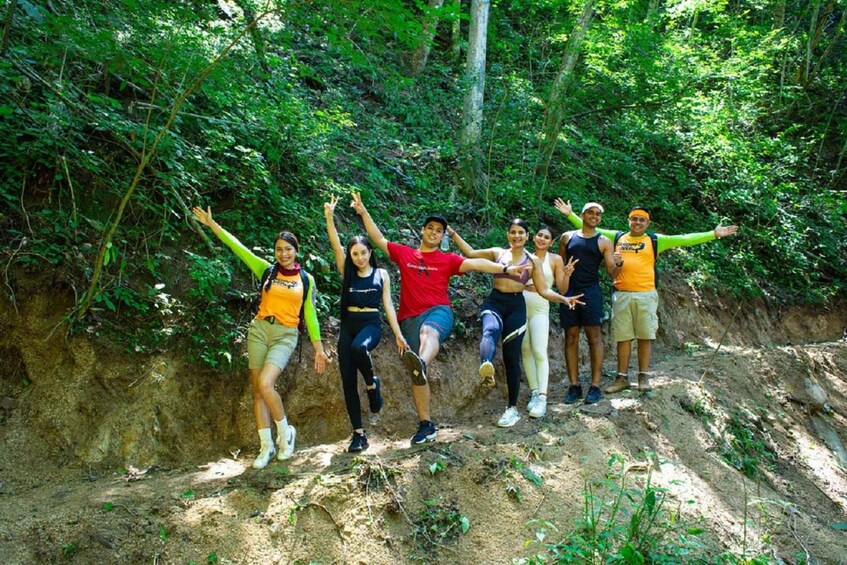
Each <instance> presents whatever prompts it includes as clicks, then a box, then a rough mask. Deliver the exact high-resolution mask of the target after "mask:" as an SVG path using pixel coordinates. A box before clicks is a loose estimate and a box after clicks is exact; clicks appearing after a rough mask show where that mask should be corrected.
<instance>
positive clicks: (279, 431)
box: [275, 416, 288, 444]
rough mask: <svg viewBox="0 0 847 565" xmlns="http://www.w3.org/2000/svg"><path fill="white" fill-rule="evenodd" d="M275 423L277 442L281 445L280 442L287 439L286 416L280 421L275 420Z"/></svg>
mask: <svg viewBox="0 0 847 565" xmlns="http://www.w3.org/2000/svg"><path fill="white" fill-rule="evenodd" d="M275 422H276V437H277V441H278V442H279V443H280V444H282V442H284V441H286V440H287V439H288V416H286V417H285V418H283V419H282V420H275Z"/></svg>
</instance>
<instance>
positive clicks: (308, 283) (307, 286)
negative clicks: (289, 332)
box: [257, 265, 312, 335]
mask: <svg viewBox="0 0 847 565" xmlns="http://www.w3.org/2000/svg"><path fill="white" fill-rule="evenodd" d="M273 268H274V266H273V265H271V266H269V267H268V268H267V269H265V272H264V273H262V280H261V281H260V282H259V302H261V301H262V292H264V290H263V289H264V288H265V283H266V282H268V277H270V276H271V271H273ZM300 282H302V283H303V302H301V303H300V315H299V319H300V322H299V323H298V324H297V330H298V331H299V332H300V335H303V334H305V333H306V318H305V317H304V315H303V311H304V309H305V306H306V300H308V298H309V291H310V290H311V289H312V279H310V278H309V273H307V272H306V269H300ZM257 308H258V303H257Z"/></svg>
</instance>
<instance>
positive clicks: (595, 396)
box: [585, 385, 603, 404]
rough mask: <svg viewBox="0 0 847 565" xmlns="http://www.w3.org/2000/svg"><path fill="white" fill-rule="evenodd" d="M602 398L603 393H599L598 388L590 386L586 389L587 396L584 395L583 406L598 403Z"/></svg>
mask: <svg viewBox="0 0 847 565" xmlns="http://www.w3.org/2000/svg"><path fill="white" fill-rule="evenodd" d="M602 396H603V393H602V392H600V387H599V386H596V385H591V386H590V387H588V394H586V395H585V404H596V403H597V402H599V401H600V398H601V397H602Z"/></svg>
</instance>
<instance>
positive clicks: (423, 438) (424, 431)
mask: <svg viewBox="0 0 847 565" xmlns="http://www.w3.org/2000/svg"><path fill="white" fill-rule="evenodd" d="M437 434H438V430H437V429H436V428H435V424H433V423H432V422H430V421H429V420H424V421H423V422H421V425H420V426H418V433H416V434H415V435H413V436H412V445H417V444H421V443H426V442H428V441H435V436H436V435H437Z"/></svg>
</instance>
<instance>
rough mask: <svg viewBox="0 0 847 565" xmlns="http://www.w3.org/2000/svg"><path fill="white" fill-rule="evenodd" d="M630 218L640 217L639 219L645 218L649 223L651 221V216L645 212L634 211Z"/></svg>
mask: <svg viewBox="0 0 847 565" xmlns="http://www.w3.org/2000/svg"><path fill="white" fill-rule="evenodd" d="M629 217H630V218H632V217H639V218H644V219H646V220H648V221H649V220H650V214H648V213H647V212H645V211H644V210H633V211H632V212H630V213H629Z"/></svg>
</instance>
